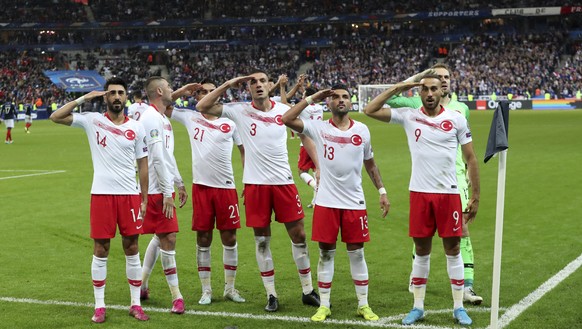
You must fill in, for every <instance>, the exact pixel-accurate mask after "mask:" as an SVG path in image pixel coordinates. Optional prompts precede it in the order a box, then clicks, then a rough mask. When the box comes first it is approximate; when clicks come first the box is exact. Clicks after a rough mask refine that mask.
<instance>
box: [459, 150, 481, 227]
mask: <svg viewBox="0 0 582 329" xmlns="http://www.w3.org/2000/svg"><path fill="white" fill-rule="evenodd" d="M461 150H462V151H463V157H464V159H465V163H466V164H467V172H468V173H469V182H470V183H471V198H470V199H469V203H468V204H467V209H463V212H466V213H467V215H468V216H467V220H468V221H469V222H471V221H473V220H474V219H475V216H476V215H477V210H478V209H479V198H480V196H481V184H480V181H479V165H478V164H477V157H476V156H475V150H474V149H473V142H470V143H467V144H465V145H462V146H461Z"/></svg>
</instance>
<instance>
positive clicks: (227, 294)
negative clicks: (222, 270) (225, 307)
mask: <svg viewBox="0 0 582 329" xmlns="http://www.w3.org/2000/svg"><path fill="white" fill-rule="evenodd" d="M224 299H227V300H232V301H233V302H235V303H244V302H246V299H244V298H243V297H242V296H241V295H240V293H239V292H238V290H236V289H234V288H232V289H228V290H225V291H224Z"/></svg>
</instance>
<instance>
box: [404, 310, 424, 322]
mask: <svg viewBox="0 0 582 329" xmlns="http://www.w3.org/2000/svg"><path fill="white" fill-rule="evenodd" d="M422 319H424V310H421V309H419V308H416V307H415V308H413V309H412V311H410V313H408V315H407V316H406V317H405V318H404V319H402V324H404V325H410V324H413V323H415V322H416V321H418V320H422Z"/></svg>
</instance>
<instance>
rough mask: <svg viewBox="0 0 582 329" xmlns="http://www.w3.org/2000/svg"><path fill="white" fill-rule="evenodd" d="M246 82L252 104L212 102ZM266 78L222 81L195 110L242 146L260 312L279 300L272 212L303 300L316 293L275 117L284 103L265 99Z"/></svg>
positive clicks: (312, 301)
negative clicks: (230, 125) (233, 132)
mask: <svg viewBox="0 0 582 329" xmlns="http://www.w3.org/2000/svg"><path fill="white" fill-rule="evenodd" d="M247 81H248V82H249V89H250V93H251V97H252V102H241V103H229V104H224V105H223V104H220V103H217V101H218V99H219V98H220V96H221V95H222V94H224V93H225V92H226V91H227V90H228V89H229V88H238V87H239V85H240V84H241V83H243V82H247ZM268 82H269V78H268V76H267V74H266V73H264V72H262V71H259V70H255V71H254V72H253V73H252V74H251V75H248V76H243V77H237V78H234V79H231V80H229V81H227V82H225V83H224V84H222V85H221V86H219V87H218V88H216V90H214V91H213V92H211V93H210V94H208V95H207V96H206V97H204V98H202V99H201V100H200V101H199V102H198V104H197V105H196V108H197V109H198V110H199V111H200V112H201V113H203V114H210V115H213V116H217V117H227V118H229V119H231V120H232V121H234V122H235V123H236V126H237V128H238V131H239V134H240V136H241V139H242V141H243V144H244V146H245V166H244V173H243V183H244V184H245V187H244V197H245V214H246V225H247V226H248V227H252V228H253V229H254V234H255V245H256V249H255V251H256V257H257V263H258V265H259V270H260V272H261V277H262V279H263V285H264V286H265V290H266V291H267V300H268V301H267V306H266V307H265V310H266V311H268V312H275V311H277V309H278V308H279V300H278V299H277V292H276V290H275V267H274V265H273V259H272V256H271V248H270V240H271V214H272V212H273V211H274V212H275V220H276V221H278V222H280V223H284V224H285V227H286V229H287V233H288V234H289V237H290V238H291V243H292V248H291V249H292V253H293V259H294V260H295V264H296V265H297V270H298V271H299V278H300V281H301V285H302V288H303V296H302V301H303V303H304V304H308V305H313V306H319V296H318V295H317V293H316V292H315V291H314V290H313V285H312V282H311V267H310V264H309V254H308V250H307V244H306V242H305V229H304V224H303V217H304V216H305V215H304V213H303V207H302V206H301V199H300V198H299V194H298V192H297V187H296V186H295V184H294V182H293V175H292V174H291V168H290V167H289V157H288V153H287V132H286V129H287V128H286V127H285V126H284V125H283V122H282V121H281V117H282V116H283V114H284V113H285V112H286V111H287V110H288V109H289V106H287V105H284V104H281V103H277V102H274V101H272V100H271V99H270V98H269V89H268Z"/></svg>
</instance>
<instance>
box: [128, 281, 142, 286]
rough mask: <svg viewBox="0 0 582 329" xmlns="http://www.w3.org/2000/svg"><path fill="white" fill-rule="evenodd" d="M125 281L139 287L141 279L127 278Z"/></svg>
mask: <svg viewBox="0 0 582 329" xmlns="http://www.w3.org/2000/svg"><path fill="white" fill-rule="evenodd" d="M127 282H129V284H130V285H132V286H134V287H141V280H132V279H127Z"/></svg>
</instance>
